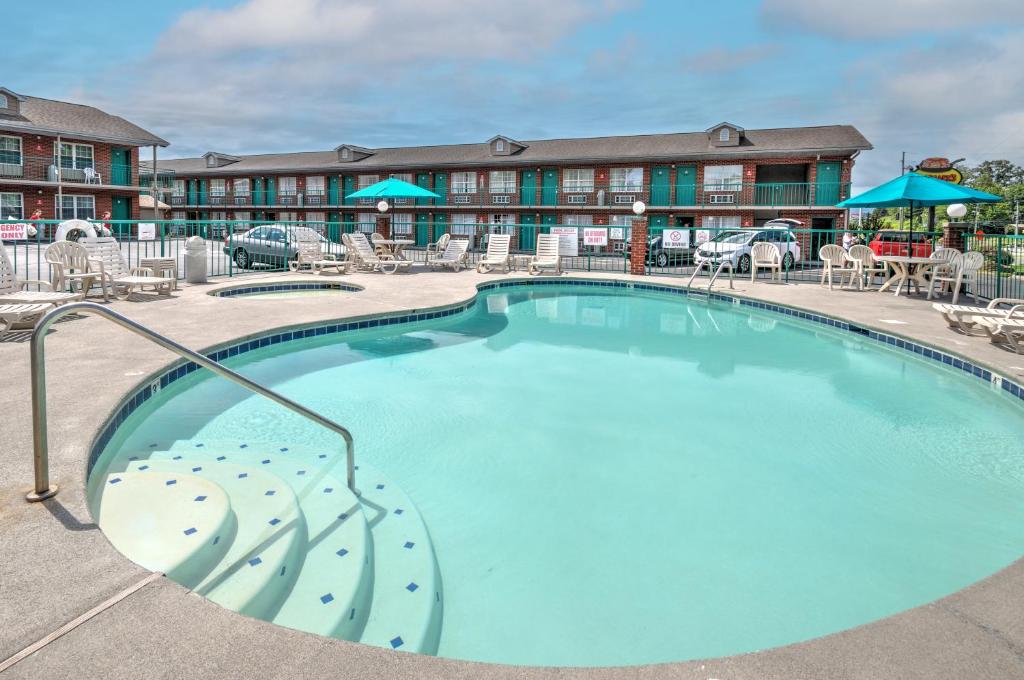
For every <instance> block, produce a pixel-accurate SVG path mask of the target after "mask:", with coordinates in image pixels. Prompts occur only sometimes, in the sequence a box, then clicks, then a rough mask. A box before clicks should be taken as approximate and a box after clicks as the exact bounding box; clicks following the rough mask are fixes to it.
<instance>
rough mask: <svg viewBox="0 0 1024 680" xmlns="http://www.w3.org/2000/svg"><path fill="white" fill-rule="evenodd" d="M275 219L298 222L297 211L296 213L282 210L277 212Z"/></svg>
mask: <svg viewBox="0 0 1024 680" xmlns="http://www.w3.org/2000/svg"><path fill="white" fill-rule="evenodd" d="M277 221H278V222H298V221H299V213H297V212H288V211H287V210H286V211H283V212H279V213H277Z"/></svg>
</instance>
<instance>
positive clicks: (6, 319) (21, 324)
mask: <svg viewBox="0 0 1024 680" xmlns="http://www.w3.org/2000/svg"><path fill="white" fill-rule="evenodd" d="M53 308H54V305H53V304H52V303H49V302H47V303H36V304H32V305H0V337H3V336H4V335H5V334H7V333H10V332H11V331H18V330H29V329H32V328H35V325H36V323H37V322H38V321H39V319H41V318H43V315H44V314H46V313H47V312H48V311H50V310H51V309H53Z"/></svg>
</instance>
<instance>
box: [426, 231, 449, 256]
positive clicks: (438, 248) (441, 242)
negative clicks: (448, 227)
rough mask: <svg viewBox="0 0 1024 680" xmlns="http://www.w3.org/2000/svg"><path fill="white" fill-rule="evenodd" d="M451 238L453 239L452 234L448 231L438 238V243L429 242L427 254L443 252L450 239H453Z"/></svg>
mask: <svg viewBox="0 0 1024 680" xmlns="http://www.w3.org/2000/svg"><path fill="white" fill-rule="evenodd" d="M451 240H452V235H451V234H449V233H447V232H445V233H444V234H441V235H440V236H439V237H438V239H437V243H428V244H427V255H426V256H427V257H430V255H431V253H433V254H434V255H437V254H439V253H443V252H444V249H445V248H447V247H448V241H451Z"/></svg>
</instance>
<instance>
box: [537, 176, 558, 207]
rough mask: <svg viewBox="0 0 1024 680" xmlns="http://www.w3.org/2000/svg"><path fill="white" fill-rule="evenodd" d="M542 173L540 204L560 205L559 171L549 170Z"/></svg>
mask: <svg viewBox="0 0 1024 680" xmlns="http://www.w3.org/2000/svg"><path fill="white" fill-rule="evenodd" d="M541 172H542V174H541V180H540V204H541V205H558V170H555V169H554V168H548V169H547V170H542V171H541Z"/></svg>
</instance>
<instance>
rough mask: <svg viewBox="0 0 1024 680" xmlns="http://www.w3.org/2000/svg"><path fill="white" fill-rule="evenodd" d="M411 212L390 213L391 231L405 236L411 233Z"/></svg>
mask: <svg viewBox="0 0 1024 680" xmlns="http://www.w3.org/2000/svg"><path fill="white" fill-rule="evenodd" d="M412 223H413V219H412V213H391V233H392V234H395V235H399V234H401V235H402V236H406V235H409V234H411V233H412Z"/></svg>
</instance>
